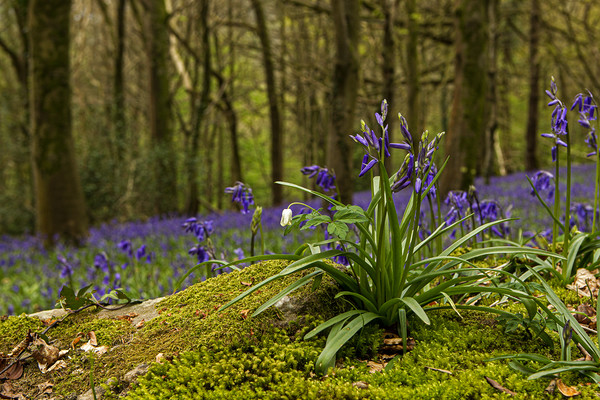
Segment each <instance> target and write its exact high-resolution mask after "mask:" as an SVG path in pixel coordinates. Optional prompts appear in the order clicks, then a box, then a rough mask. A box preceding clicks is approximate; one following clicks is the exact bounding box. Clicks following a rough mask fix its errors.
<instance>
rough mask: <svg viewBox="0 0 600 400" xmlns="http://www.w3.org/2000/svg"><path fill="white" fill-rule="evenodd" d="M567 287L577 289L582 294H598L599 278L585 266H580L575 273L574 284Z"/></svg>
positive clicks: (590, 295)
mask: <svg viewBox="0 0 600 400" xmlns="http://www.w3.org/2000/svg"><path fill="white" fill-rule="evenodd" d="M567 289H570V290H574V291H576V292H577V294H578V295H580V296H587V297H592V295H594V296H597V295H598V280H597V279H596V277H595V276H594V274H592V273H591V272H590V271H589V270H587V269H585V268H579V269H578V270H577V273H576V274H575V280H574V281H573V284H572V285H567ZM590 290H591V293H590Z"/></svg>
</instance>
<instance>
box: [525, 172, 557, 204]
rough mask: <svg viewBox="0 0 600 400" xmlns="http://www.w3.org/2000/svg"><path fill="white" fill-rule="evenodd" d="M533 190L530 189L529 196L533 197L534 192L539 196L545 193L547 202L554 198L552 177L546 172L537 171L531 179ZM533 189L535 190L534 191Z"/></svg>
mask: <svg viewBox="0 0 600 400" xmlns="http://www.w3.org/2000/svg"><path fill="white" fill-rule="evenodd" d="M531 181H532V183H533V188H531V192H530V194H531V195H532V196H535V191H537V192H538V193H539V194H541V193H544V192H546V197H547V198H548V200H550V199H552V197H554V175H552V174H551V173H550V172H548V171H543V170H542V171H538V172H536V173H535V174H534V175H533V177H532V178H531ZM534 188H535V190H534Z"/></svg>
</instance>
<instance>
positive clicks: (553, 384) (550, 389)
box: [544, 379, 556, 394]
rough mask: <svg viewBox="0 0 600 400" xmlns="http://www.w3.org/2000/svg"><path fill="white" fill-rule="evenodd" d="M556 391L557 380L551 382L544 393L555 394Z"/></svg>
mask: <svg viewBox="0 0 600 400" xmlns="http://www.w3.org/2000/svg"><path fill="white" fill-rule="evenodd" d="M555 389H556V379H552V380H551V381H550V383H549V384H548V386H547V387H546V389H544V392H546V393H548V394H554V390H555Z"/></svg>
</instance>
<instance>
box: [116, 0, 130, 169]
mask: <svg viewBox="0 0 600 400" xmlns="http://www.w3.org/2000/svg"><path fill="white" fill-rule="evenodd" d="M125 5H126V0H118V2H117V36H116V43H115V60H114V62H115V63H114V78H113V102H114V103H113V118H114V120H113V123H114V132H113V134H114V142H115V144H116V150H117V151H116V156H117V163H118V165H121V163H122V162H123V160H124V158H125V149H126V146H127V141H126V133H127V121H126V119H125V118H126V117H125V84H124V79H123V69H124V65H125V18H126V16H125Z"/></svg>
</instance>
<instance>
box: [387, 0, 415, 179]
mask: <svg viewBox="0 0 600 400" xmlns="http://www.w3.org/2000/svg"><path fill="white" fill-rule="evenodd" d="M409 1H412V0H409ZM381 3H382V4H381V8H382V10H383V19H384V25H383V53H382V56H383V63H382V71H381V72H382V76H383V98H384V99H386V100H387V102H388V104H389V105H390V107H391V109H392V110H394V109H397V105H396V104H395V103H396V101H395V100H396V81H395V77H396V38H395V35H394V21H395V18H396V9H397V7H398V0H382V2H381ZM409 60H410V58H409ZM409 92H410V90H409ZM386 122H387V125H388V133H389V135H390V141H391V142H394V141H395V140H393V137H392V135H394V134H395V133H396V132H395V130H394V128H395V126H396V122H397V118H396V114H395V113H391V114H390V116H389V117H388V118H387V120H386ZM393 156H394V155H393V154H392V156H391V157H389V158H387V159H386V160H385V166H386V169H387V170H388V173H391V172H392V171H391V168H393V164H392V157H393Z"/></svg>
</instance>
